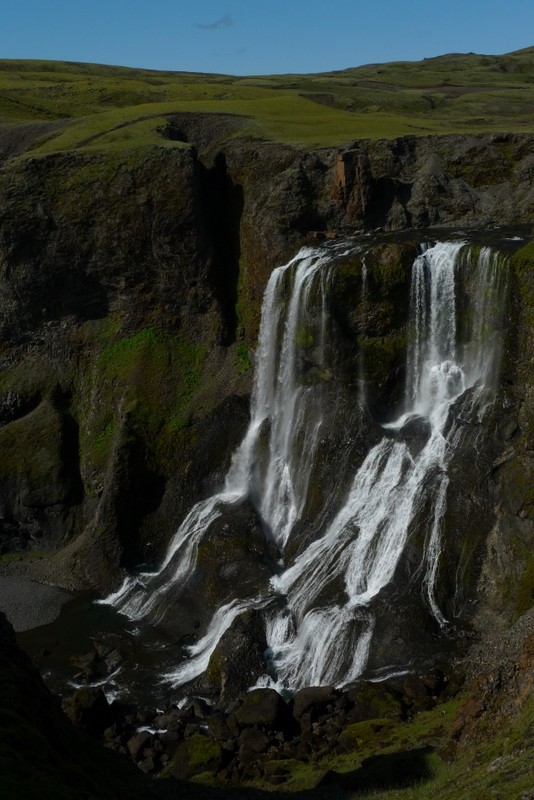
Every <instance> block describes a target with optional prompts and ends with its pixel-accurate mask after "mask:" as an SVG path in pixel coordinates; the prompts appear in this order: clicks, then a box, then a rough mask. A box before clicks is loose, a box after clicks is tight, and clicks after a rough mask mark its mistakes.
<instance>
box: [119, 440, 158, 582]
mask: <svg viewBox="0 0 534 800" xmlns="http://www.w3.org/2000/svg"><path fill="white" fill-rule="evenodd" d="M164 494H165V479H164V478H163V476H162V475H160V474H156V473H155V472H153V471H152V470H150V468H149V466H148V465H147V454H146V451H145V447H144V445H143V443H142V442H141V441H140V439H139V437H138V436H136V435H135V433H129V435H128V436H127V438H126V440H125V442H124V443H123V445H122V447H121V449H120V452H119V454H118V458H117V467H116V487H115V503H114V506H115V513H116V518H117V530H118V532H119V537H120V540H121V544H122V547H123V553H122V564H123V566H126V567H132V566H133V565H134V564H138V563H139V562H141V561H144V560H145V552H144V550H145V548H144V544H143V542H142V541H141V538H142V536H141V534H140V529H141V527H142V523H143V520H144V518H145V517H146V515H147V514H150V513H152V512H154V511H156V510H157V509H158V508H159V506H160V504H161V501H162V499H163V495H164Z"/></svg>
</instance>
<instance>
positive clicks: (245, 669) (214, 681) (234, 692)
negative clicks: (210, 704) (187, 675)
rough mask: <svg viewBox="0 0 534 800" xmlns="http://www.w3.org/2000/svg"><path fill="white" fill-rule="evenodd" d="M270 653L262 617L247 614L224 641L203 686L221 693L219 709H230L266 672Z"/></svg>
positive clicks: (255, 612)
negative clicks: (268, 652)
mask: <svg viewBox="0 0 534 800" xmlns="http://www.w3.org/2000/svg"><path fill="white" fill-rule="evenodd" d="M266 649H267V641H266V638H265V625H264V622H263V619H262V616H261V614H260V613H259V612H258V611H246V612H245V613H244V614H241V616H239V617H237V619H236V620H234V622H233V623H232V625H231V626H230V627H229V628H228V630H227V631H226V632H225V633H224V634H223V636H222V637H221V640H220V641H219V643H218V645H217V647H216V648H215V650H214V651H213V653H212V655H211V658H210V660H209V664H208V669H207V670H206V674H205V676H204V677H203V678H202V679H201V684H202V685H203V687H204V688H205V689H208V690H209V689H211V690H215V691H219V692H220V694H219V705H220V706H221V707H222V708H227V707H229V706H230V704H231V703H232V702H234V701H235V700H236V699H237V698H238V697H240V696H241V695H242V694H243V692H246V691H247V689H248V688H249V687H250V686H254V684H255V683H256V681H257V680H258V678H259V677H260V675H262V674H263V673H264V672H265V659H264V653H265V651H266Z"/></svg>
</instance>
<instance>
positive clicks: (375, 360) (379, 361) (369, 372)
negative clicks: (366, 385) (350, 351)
mask: <svg viewBox="0 0 534 800" xmlns="http://www.w3.org/2000/svg"><path fill="white" fill-rule="evenodd" d="M359 346H360V348H361V351H362V352H363V359H364V362H363V363H364V372H365V379H366V380H367V381H369V382H370V383H371V384H373V385H375V386H382V385H383V384H384V382H385V381H386V379H387V377H388V375H389V374H390V372H391V371H392V370H393V369H395V368H396V367H398V366H399V365H401V364H403V363H404V359H405V355H406V347H407V335H406V333H404V332H403V333H398V334H391V335H389V336H362V337H359Z"/></svg>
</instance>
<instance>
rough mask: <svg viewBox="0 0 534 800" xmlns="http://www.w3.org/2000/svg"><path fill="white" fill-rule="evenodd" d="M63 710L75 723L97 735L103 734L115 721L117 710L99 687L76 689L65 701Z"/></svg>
mask: <svg viewBox="0 0 534 800" xmlns="http://www.w3.org/2000/svg"><path fill="white" fill-rule="evenodd" d="M63 711H64V712H65V713H66V715H67V716H68V717H69V719H70V720H71V722H73V723H74V725H77V726H78V727H79V728H83V729H84V730H86V731H87V732H88V733H92V734H93V735H95V736H99V735H100V734H102V733H103V732H104V731H105V730H106V728H109V727H110V725H112V724H113V722H114V721H115V712H114V710H113V709H112V707H111V706H110V705H109V703H108V701H107V699H106V695H105V694H104V692H103V691H102V689H101V688H99V687H93V686H84V687H82V688H81V689H76V691H75V692H74V694H73V695H71V697H68V698H66V699H65V700H64V701H63Z"/></svg>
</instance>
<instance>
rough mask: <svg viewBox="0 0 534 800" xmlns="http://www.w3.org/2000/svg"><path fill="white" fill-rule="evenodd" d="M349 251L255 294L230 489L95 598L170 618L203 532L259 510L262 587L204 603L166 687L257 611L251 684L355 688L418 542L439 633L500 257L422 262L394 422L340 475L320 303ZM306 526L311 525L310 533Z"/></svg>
mask: <svg viewBox="0 0 534 800" xmlns="http://www.w3.org/2000/svg"><path fill="white" fill-rule="evenodd" d="M347 248H349V246H348V245H347V244H345V245H339V244H337V243H336V244H334V245H329V246H325V247H323V248H317V249H309V248H308V249H304V250H301V251H300V252H299V253H298V255H297V256H296V257H295V258H293V259H292V260H291V261H290V262H289V263H288V264H287V265H285V266H282V267H279V268H278V269H276V270H275V271H274V272H273V273H272V275H271V277H270V280H269V283H268V285H267V288H266V291H265V297H264V301H263V309H262V321H261V328H260V335H259V342H258V347H257V352H256V372H255V381H254V388H253V394H252V399H251V408H250V423H249V427H248V430H247V432H246V434H245V436H244V438H243V441H242V442H241V444H240V446H239V448H238V449H237V451H236V452H235V453H234V455H233V459H232V463H231V466H230V469H229V471H228V474H227V476H226V481H225V485H224V488H223V489H222V491H221V492H220V493H218V494H215V495H214V496H212V497H209V498H208V499H206V500H203V501H202V502H200V503H198V504H197V505H196V506H194V508H192V509H191V511H190V512H189V514H188V515H187V516H186V518H185V519H184V520H183V522H182V524H181V526H180V528H179V529H178V531H177V533H176V534H175V536H174V538H173V539H172V541H171V543H170V545H169V548H168V552H167V555H166V558H165V560H164V562H163V564H162V565H161V567H160V568H159V569H158V570H157V571H155V572H152V573H143V574H140V575H136V576H132V577H130V578H128V579H127V580H126V581H125V582H124V584H123V586H122V587H121V588H120V589H119V591H118V592H116V593H115V594H114V595H112V596H110V597H108V598H107V599H106V600H105V601H104V602H106V603H109V604H111V605H113V606H115V607H116V608H117V609H118V610H119V611H120V612H122V613H124V614H126V615H128V616H129V617H130V618H132V619H137V620H140V619H147V620H148V621H150V622H151V623H154V624H157V623H158V622H161V621H162V620H164V619H165V618H166V616H167V615H172V609H173V603H174V602H176V597H177V596H178V594H179V593H180V592H183V591H184V587H187V584H188V581H190V580H191V578H192V576H193V575H194V573H195V569H196V567H197V552H198V548H199V545H200V543H201V542H202V539H203V537H204V535H205V532H206V531H207V530H208V529H209V526H210V525H211V524H212V523H213V522H214V521H215V520H217V518H218V517H220V515H221V514H222V513H223V512H228V510H229V509H231V508H233V507H235V506H236V505H239V503H243V502H245V501H247V502H249V503H250V504H251V505H252V506H253V508H254V509H255V511H256V512H257V515H258V516H259V518H260V520H261V524H262V527H263V531H264V535H265V537H266V540H267V541H268V542H269V543H270V547H271V550H272V551H273V552H275V553H276V558H275V559H274V560H273V564H274V565H275V566H274V568H273V574H272V578H271V580H270V583H269V585H268V587H267V588H265V586H263V587H260V588H259V589H258V592H257V593H256V594H253V593H252V594H250V596H248V597H243V596H242V593H236V594H235V595H234V597H231V596H230V597H229V599H227V600H226V601H225V602H223V603H222V604H221V605H219V607H218V608H216V609H214V613H213V615H212V617H211V622H210V623H209V625H208V626H207V629H206V630H205V631H204V632H201V635H200V638H199V639H198V640H197V641H196V643H195V644H193V645H191V646H190V647H188V648H187V649H186V650H187V652H186V655H185V657H184V660H183V661H182V663H181V664H179V665H177V667H176V669H175V670H174V671H173V672H172V673H171V674H168V675H167V676H166V679H167V680H168V681H169V682H170V683H171V684H172V685H173V686H175V687H177V686H182V685H184V684H186V683H188V682H189V681H191V680H193V679H194V678H196V677H198V676H199V675H201V674H202V673H203V672H204V671H205V670H206V668H207V666H208V662H209V659H210V656H211V654H212V653H213V651H214V649H215V647H216V646H217V644H218V642H219V641H220V639H221V637H222V636H223V634H224V633H225V631H227V630H228V628H229V627H230V626H231V625H232V623H233V622H234V621H235V620H236V619H237V618H238V617H239V616H240V615H242V614H243V613H244V612H245V611H247V610H251V609H256V610H257V611H258V612H259V613H260V614H261V615H262V618H263V620H264V624H265V630H266V640H267V643H268V650H267V653H266V666H265V675H264V676H262V677H260V679H259V684H260V685H272V686H275V687H277V688H287V689H291V690H292V689H297V688H299V687H302V686H307V685H310V686H311V685H318V684H330V685H335V686H344V685H347V684H350V683H353V682H354V681H355V680H356V679H357V678H358V677H359V676H360V675H362V673H364V671H365V670H366V669H368V666H369V660H370V654H371V653H372V652H373V647H374V642H375V639H376V638H377V637H378V632H379V629H380V625H382V627H383V625H384V622H383V618H384V615H386V616H387V603H386V604H385V603H384V591H385V590H386V588H387V587H389V586H391V585H392V583H394V582H395V578H396V575H397V574H398V572H399V569H400V564H401V561H402V559H403V558H406V551H407V548H409V546H411V549H412V551H414V550H415V549H417V547H416V546H415V545H413V539H414V537H418V538H417V542H420V546H419V547H418V549H417V558H418V563H417V564H416V566H415V568H414V571H413V575H412V576H411V577H410V581H413V584H414V586H416V592H417V596H418V597H419V598H420V601H419V602H420V604H421V605H422V606H423V608H424V613H426V614H427V616H428V617H429V618H430V620H431V622H432V624H433V625H434V627H435V628H436V629H437V630H438V631H439V630H440V629H446V628H447V624H448V620H447V619H446V618H445V613H446V612H445V611H444V609H443V607H441V604H440V601H439V599H438V598H439V593H438V592H437V588H436V587H437V584H438V581H439V578H440V558H441V554H442V547H443V527H444V516H445V513H446V509H447V502H448V497H447V495H448V488H449V465H450V464H451V462H452V461H453V460H454V458H455V452H456V451H457V448H458V443H459V442H460V440H461V437H462V430H463V426H464V424H465V423H466V421H467V423H468V424H475V423H476V421H477V420H479V419H480V418H481V416H482V414H483V413H484V411H485V409H486V408H487V407H488V406H489V404H490V403H491V399H492V388H493V386H492V384H493V382H494V381H495V378H496V376H497V374H498V369H499V360H500V339H501V336H500V333H501V332H500V327H501V316H502V306H503V295H504V288H505V287H504V282H505V269H503V264H502V256H499V255H498V254H497V253H494V252H493V251H491V250H490V249H489V248H482V249H476V250H475V248H472V247H470V246H469V245H467V244H466V243H465V242H460V241H454V242H445V243H438V244H436V245H434V246H432V247H428V248H426V249H425V250H424V252H422V253H421V254H420V255H419V256H417V258H416V259H415V261H414V264H413V267H412V277H411V297H410V322H409V325H408V337H407V338H408V345H407V353H406V366H405V370H406V377H405V392H404V398H403V399H402V398H401V399H400V401H399V404H398V405H400V407H397V410H396V414H395V412H393V413H392V415H391V416H392V417H394V418H391V419H389V420H387V421H385V422H384V420H381V422H380V424H378V422H371V423H368V424H372V426H373V428H374V436H373V437H371V441H372V442H373V444H372V445H371V446H370V447H369V448H368V452H367V453H366V454H365V453H363V454H362V456H361V458H360V462H359V466H356V467H355V468H353V471H352V473H351V474H347V475H346V478H345V480H344V481H343V479H342V475H341V473H343V470H344V469H345V472H346V464H345V466H344V467H341V466H339V467H338V465H337V464H336V463H335V462H333V463H328V464H327V465H326V467H325V464H324V463H323V462H324V458H323V455H324V448H325V441H326V440H327V439H328V437H329V436H330V433H331V431H332V426H333V425H335V424H336V423H335V421H334V422H332V419H331V417H332V415H333V414H334V415H335V413H336V402H337V401H336V399H335V386H334V384H335V380H332V375H331V359H332V352H331V348H332V345H331V343H330V340H329V332H330V328H331V325H332V320H331V316H330V311H329V308H330V307H329V302H328V298H329V292H330V286H331V282H332V281H334V280H335V272H336V268H337V265H338V264H339V263H340V262H341V261H342V259H343V258H344V257H345V256H346V255H347V254H352V255H354V252H355V251H354V248H352V249H351V248H349V249H347ZM422 249H423V248H422ZM360 258H361V260H362V264H363V268H362V283H361V284H360V285H361V296H360V298H356V300H355V302H356V301H358V300H360V301H361V300H362V297H363V299H364V301H365V304H366V305H367V303H368V302H370V301H368V300H367V297H366V296H365V292H366V291H367V280H369V278H368V273H367V268H366V267H365V253H363V252H360ZM463 273H465V274H466V275H467V277H465V278H464V274H463ZM464 279H465V280H468V281H469V286H470V294H469V297H470V300H469V309H468V312H466V313H465V314H464V317H465V319H464V318H462V322H461V325H460V322H458V323H457V315H458V307H459V288H458V287H459V284H460V281H462V280H464ZM460 328H461V330H460ZM363 333H365V332H363ZM312 340H313V363H314V366H313V369H311V370H310V369H308V370H306V369H303V363H302V361H303V356H302V351H303V349H305V348H306V347H308V346H309V344H310V342H311V341H312ZM365 366H366V365H365V364H363V354H362V355H361V357H360V359H359V363H358V365H355V367H354V385H355V386H356V387H357V388H356V389H355V390H354V391H352V395H351V397H352V401H351V402H352V403H353V404H354V406H355V407H357V408H359V409H360V412H359V413H360V418H361V417H362V416H363V415H364V414H367V412H366V411H365V409H364V408H363V406H364V404H365V403H366V388H365V380H364V376H365V374H366V372H365ZM310 376H311V377H310ZM371 411H372V409H371ZM453 412H454V413H453ZM367 416H368V418H369V419H370V417H369V415H367ZM340 417H342V415H340ZM353 418H354V419H357V416H355V417H350V419H353ZM344 419H345V420H346V419H347V416H346V415H345V417H344ZM342 424H343V418H341V422H339V425H338V430H337V434H338V435H339V434H340V433H341V434H342V437H343V438H344V439H346V440H347V441H349V440H350V439H351V437H352V435H353V431H351V430H349V429H347V430H341V431H340V430H339V426H340V425H342ZM414 431H415V434H414V433H413V432H414ZM408 434H409V435H408ZM375 442H376V443H375ZM414 442H415V445H414ZM319 465H320V468H319ZM325 469H327V470H330V473H331V483H332V489H331V491H330V489H329V486H326V487H325V486H324V485H323V486H322V487H321V507H320V508H315V506H314V503H313V497H312V495H313V494H314V493H315V494H317V487H316V484H317V483H318V482H319V481H321V480H322V481H323V482H324V478H321V476H324V474H325ZM338 473H339V474H338ZM310 508H312V509H315V510H313V512H310ZM303 520H306V521H310V520H311V521H310V524H307V525H305V524H303ZM310 531H312V533H310ZM410 542H412V545H410ZM404 569H405V568H404ZM229 588H230V590H231V587H229ZM385 605H386V608H385V607H384V606H385ZM381 620H382V622H381ZM386 626H387V621H386ZM202 633H203V635H202ZM382 662H383V663H382V664H381V666H382V667H383V668H384V669H386V668H387V667H388V664H387V663H386V661H385V660H384V659H382ZM375 668H376V664H375Z"/></svg>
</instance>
